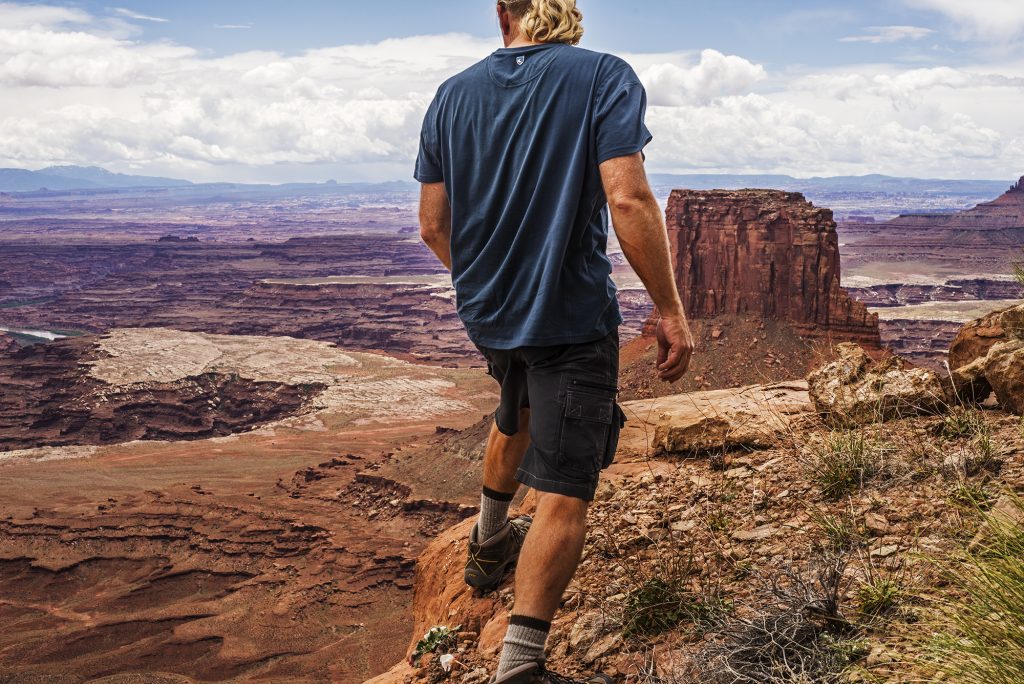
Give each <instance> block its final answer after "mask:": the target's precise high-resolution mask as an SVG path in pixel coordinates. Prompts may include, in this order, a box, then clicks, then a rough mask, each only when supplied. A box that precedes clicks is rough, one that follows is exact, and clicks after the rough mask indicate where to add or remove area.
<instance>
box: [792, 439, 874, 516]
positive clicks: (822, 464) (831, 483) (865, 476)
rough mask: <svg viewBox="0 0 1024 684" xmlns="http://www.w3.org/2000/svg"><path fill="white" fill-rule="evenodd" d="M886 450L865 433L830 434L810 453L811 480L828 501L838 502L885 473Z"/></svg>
mask: <svg viewBox="0 0 1024 684" xmlns="http://www.w3.org/2000/svg"><path fill="white" fill-rule="evenodd" d="M887 450H888V449H887V447H886V445H884V444H882V443H880V442H878V441H876V440H874V439H872V438H870V437H869V436H868V435H867V434H866V432H865V431H864V430H847V431H839V432H833V433H830V434H829V435H828V436H827V437H826V439H825V441H824V443H823V444H819V445H816V446H815V447H812V449H811V454H810V461H809V464H810V467H811V471H812V476H813V477H814V479H815V480H816V481H817V483H818V484H819V486H820V487H821V492H822V494H823V495H824V496H825V497H826V498H829V499H832V500H839V499H841V498H843V497H844V496H846V495H847V494H851V493H853V492H856V491H859V490H860V489H861V488H863V487H864V483H865V482H867V481H868V480H871V479H872V478H874V477H876V476H878V475H880V474H881V473H882V472H883V471H884V469H885V454H886V452H887Z"/></svg>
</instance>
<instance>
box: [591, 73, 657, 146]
mask: <svg viewBox="0 0 1024 684" xmlns="http://www.w3.org/2000/svg"><path fill="white" fill-rule="evenodd" d="M594 112H595V116H594V128H595V130H596V141H597V142H596V144H597V163H598V164H602V163H604V162H606V161H608V160H609V159H614V158H615V157H625V156H628V155H631V154H636V153H637V152H641V151H643V149H644V147H646V146H647V143H649V142H651V140H652V139H653V137H654V136H652V135H651V132H650V131H649V130H648V129H647V125H646V124H645V123H644V117H645V116H646V114H647V91H646V90H644V86H643V84H642V83H640V79H639V77H638V76H637V75H636V72H634V71H633V69H631V68H630V67H629V66H625V67H623V68H622V69H619V70H618V71H616V72H615V73H613V74H612V75H611V76H609V77H608V78H607V79H606V80H605V82H604V83H603V84H602V86H601V89H600V90H599V91H598V95H597V102H596V106H595V108H594Z"/></svg>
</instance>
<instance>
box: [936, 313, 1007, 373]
mask: <svg viewBox="0 0 1024 684" xmlns="http://www.w3.org/2000/svg"><path fill="white" fill-rule="evenodd" d="M1012 337H1024V304H1021V305H1019V306H1012V307H1009V308H1006V309H1000V310H999V311H993V312H992V313H990V314H988V315H987V316H984V317H982V318H979V319H977V320H974V321H971V322H970V323H968V324H967V325H965V326H963V327H962V328H961V329H960V332H959V333H957V336H956V338H955V339H954V340H953V344H952V345H950V347H949V367H950V368H952V369H957V368H961V367H963V366H966V365H968V364H970V363H973V362H974V361H977V360H978V359H982V358H984V357H985V356H986V355H988V352H989V350H990V349H992V347H994V346H995V345H997V344H999V343H1001V342H1006V341H1008V340H1009V339H1011V338H1012Z"/></svg>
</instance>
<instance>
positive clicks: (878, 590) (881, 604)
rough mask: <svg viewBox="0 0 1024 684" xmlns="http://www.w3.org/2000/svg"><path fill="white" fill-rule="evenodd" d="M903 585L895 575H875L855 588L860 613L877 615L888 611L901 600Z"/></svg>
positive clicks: (870, 615) (869, 615) (871, 615)
mask: <svg viewBox="0 0 1024 684" xmlns="http://www.w3.org/2000/svg"><path fill="white" fill-rule="evenodd" d="M903 597H904V591H903V585H902V584H901V583H900V582H899V580H898V579H896V578H895V577H882V576H878V575H876V576H875V577H872V578H870V579H868V580H867V581H866V582H864V583H862V584H861V585H860V587H859V588H858V589H857V600H858V603H859V607H860V612H861V614H862V615H866V616H868V617H877V616H880V615H885V614H887V613H890V612H892V611H893V609H895V608H896V607H897V606H898V605H899V604H900V603H902V602H903Z"/></svg>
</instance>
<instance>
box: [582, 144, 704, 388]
mask: <svg viewBox="0 0 1024 684" xmlns="http://www.w3.org/2000/svg"><path fill="white" fill-rule="evenodd" d="M601 180H602V182H603V184H604V192H605V195H606V196H607V197H608V206H609V208H610V209H611V213H612V223H613V224H614V226H615V234H616V235H617V236H618V238H619V244H620V245H621V246H622V252H623V253H624V254H625V255H626V260H627V261H629V265H630V266H632V267H633V270H634V271H636V274H637V275H638V276H640V280H642V281H643V283H644V287H646V288H647V292H648V293H649V294H650V295H651V299H653V300H654V304H655V305H656V306H657V307H658V311H659V312H660V313H661V321H659V323H658V330H657V337H658V376H659V377H660V378H661V379H662V380H665V381H667V382H675V381H676V380H679V379H680V378H682V377H683V375H685V374H686V369H687V368H688V367H689V365H690V357H691V356H692V355H693V338H692V337H691V335H690V326H689V323H687V320H686V312H685V311H683V304H682V301H681V300H680V298H679V291H678V290H677V289H676V281H675V276H674V275H673V274H672V260H671V258H670V257H669V244H668V233H667V232H666V230H665V220H664V218H662V214H661V207H659V206H658V201H657V199H655V197H654V193H653V192H651V187H650V185H649V184H648V182H647V174H646V173H645V172H644V163H643V157H642V156H641V155H640V153H639V152H638V153H636V154H634V155H630V156H627V157H617V158H615V159H609V160H608V161H606V162H604V163H603V164H601Z"/></svg>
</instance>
